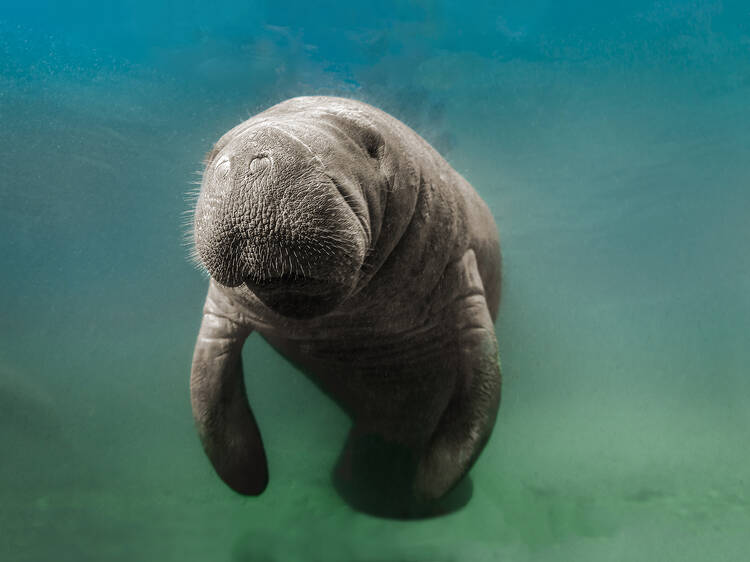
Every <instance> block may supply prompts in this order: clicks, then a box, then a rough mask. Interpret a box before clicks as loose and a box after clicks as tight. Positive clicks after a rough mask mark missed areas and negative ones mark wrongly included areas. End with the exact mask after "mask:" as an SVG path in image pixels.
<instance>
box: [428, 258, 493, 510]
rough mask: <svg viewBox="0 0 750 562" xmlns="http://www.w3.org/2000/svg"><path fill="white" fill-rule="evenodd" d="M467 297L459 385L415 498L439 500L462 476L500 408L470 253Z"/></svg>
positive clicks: (489, 326) (489, 330) (487, 323)
mask: <svg viewBox="0 0 750 562" xmlns="http://www.w3.org/2000/svg"><path fill="white" fill-rule="evenodd" d="M460 264H461V266H462V267H463V275H464V280H463V284H464V285H465V286H469V287H473V288H474V289H473V291H472V292H471V294H469V295H468V296H466V297H464V298H462V299H461V301H460V302H459V303H458V304H459V305H460V309H459V310H458V312H457V314H458V318H457V319H458V326H457V328H458V355H459V383H458V387H457V389H456V393H455V394H454V396H453V398H452V400H451V402H450V403H449V405H448V407H447V409H446V410H445V412H444V414H443V416H442V417H441V419H440V422H439V423H438V426H437V429H436V430H435V432H434V433H433V435H432V438H431V439H430V442H429V444H428V446H427V449H426V450H425V452H424V453H423V454H422V458H421V459H420V461H419V464H418V467H417V475H416V481H415V494H416V496H417V497H418V498H421V499H423V500H431V499H436V498H440V497H442V496H443V495H444V494H446V493H447V492H448V491H449V490H451V488H453V487H454V486H455V485H456V484H457V483H458V482H459V481H460V480H461V478H462V477H463V476H464V475H465V474H466V473H467V472H468V470H469V469H470V468H471V466H472V465H473V464H474V461H476V459H477V457H478V456H479V453H481V452H482V449H483V448H484V446H485V444H486V443H487V441H488V440H489V437H490V434H491V433H492V428H493V426H494V424H495V418H496V417H497V411H498V408H499V406H500V387H501V376H500V358H499V355H498V346H497V339H496V338H495V329H494V326H493V323H492V318H491V317H490V313H489V309H488V307H487V302H486V300H485V297H484V292H483V288H482V280H481V278H480V276H479V272H478V270H477V262H476V257H475V255H474V252H473V251H472V250H469V251H468V252H467V253H466V255H465V256H464V258H463V259H462V260H461V262H460Z"/></svg>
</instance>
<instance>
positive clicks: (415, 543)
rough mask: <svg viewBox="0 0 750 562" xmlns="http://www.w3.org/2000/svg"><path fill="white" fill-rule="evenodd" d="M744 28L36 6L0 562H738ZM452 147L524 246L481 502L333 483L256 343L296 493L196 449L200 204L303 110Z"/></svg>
mask: <svg viewBox="0 0 750 562" xmlns="http://www.w3.org/2000/svg"><path fill="white" fill-rule="evenodd" d="M749 29H750V11H748V9H747V7H746V6H745V5H743V4H742V3H731V2H724V3H716V2H664V1H658V2H633V3H612V4H611V5H609V6H608V7H607V8H606V9H605V8H603V7H602V6H599V5H594V4H588V3H584V2H576V3H570V4H567V5H565V6H557V5H553V4H551V3H548V2H541V1H539V2H532V3H531V4H529V5H528V6H526V7H519V6H512V5H510V4H506V3H499V4H492V5H480V4H473V5H472V4H471V3H455V4H454V3H443V2H419V3H410V4H407V3H374V4H366V5H365V4H361V5H360V4H357V3H351V4H348V5H346V7H342V6H341V5H335V4H333V3H323V4H321V5H315V6H312V7H311V5H306V4H302V3H290V4H288V5H285V6H283V7H274V5H273V4H271V3H258V4H254V3H247V4H240V3H231V2H230V3H228V4H222V5H210V6H206V5H202V4H199V3H185V4H166V3H165V4H156V3H148V4H146V3H142V4H141V3H137V2H136V3H127V4H126V3H113V4H111V5H108V6H102V5H99V6H97V5H84V4H82V3H75V4H73V5H70V6H68V5H66V6H65V7H62V6H56V5H52V4H43V3H36V4H35V3H25V4H24V5H21V6H13V7H10V6H6V7H4V9H3V12H2V13H0V182H1V183H0V266H1V267H0V289H1V291H0V451H2V453H1V454H0V458H1V459H2V460H0V560H3V561H4V560H8V561H46V560H55V561H61V560H71V561H86V560H92V561H93V560H96V561H100V560H122V561H133V560H160V561H166V560H180V561H188V560H196V561H207V560H211V561H213V560H217V561H219V560H231V561H253V562H256V561H259V562H265V561H295V560H300V561H317V560H320V561H369V562H375V561H393V562H402V561H409V562H412V561H413V562H416V561H434V562H442V561H457V562H474V561H495V560H512V561H547V560H549V561H553V560H554V561H556V562H557V561H566V560H569V561H576V562H578V561H583V560H595V561H604V560H612V561H648V560H660V561H672V560H674V561H681V562H684V561H701V562H703V561H708V560H711V561H714V560H716V561H743V560H747V559H748V556H750V555H749V554H748V552H749V551H750V469H749V468H748V467H749V466H750V436H749V428H750V408H748V403H749V402H750V376H748V375H750V372H749V370H748V367H747V364H748V362H749V361H750V342H749V341H748V336H747V334H748V331H749V330H748V328H750V253H748V251H747V248H748V242H750V226H748V224H750V222H748V219H747V214H748V213H747V210H748V208H750V165H748V163H749V162H750V104H748V100H750V31H748V30H749ZM323 93H325V94H336V95H344V96H350V97H355V98H357V99H362V100H364V101H368V102H370V103H373V104H375V105H377V106H379V107H382V108H383V109H385V110H387V111H389V112H391V113H392V114H393V115H395V116H396V117H398V118H400V119H402V120H403V121H405V122H406V123H408V124H410V125H411V126H412V127H414V128H415V129H416V130H417V131H418V132H420V133H421V134H422V135H423V136H425V138H427V139H428V140H429V141H430V142H432V143H433V144H434V145H435V146H436V147H437V148H438V149H439V150H440V151H441V152H442V153H443V154H444V155H445V156H446V158H447V159H448V160H449V161H450V162H451V163H452V164H453V166H454V167H455V168H456V169H457V170H459V171H460V172H461V173H462V174H463V175H464V176H465V177H466V178H467V179H469V181H471V182H472V184H473V185H474V186H475V187H476V189H477V190H478V191H479V192H480V194H481V195H482V196H483V197H484V199H485V200H486V201H487V203H488V205H489V206H490V208H491V209H492V211H493V213H494V215H495V217H496V220H497V223H498V225H499V229H500V233H501V237H502V246H503V253H504V275H505V278H504V293H503V303H502V307H501V311H500V318H499V320H498V323H497V334H498V339H499V342H500V350H501V356H502V361H503V371H504V390H503V403H502V405H501V410H500V414H499V417H498V422H497V426H496V428H495V432H494V434H493V437H492V440H491V442H490V443H489V445H488V447H487V449H486V450H485V452H484V453H483V455H482V456H481V458H480V459H479V461H478V463H477V465H476V466H475V468H474V469H473V470H472V472H471V486H472V487H473V495H472V497H471V499H470V501H469V502H468V503H467V504H466V505H465V506H464V507H463V508H462V509H460V510H458V511H456V512H454V513H452V514H450V515H446V516H444V517H438V518H433V519H426V520H418V521H396V520H388V519H381V518H375V517H371V516H368V515H365V514H362V513H358V512H356V511H354V510H352V509H351V508H350V507H349V506H348V505H347V504H346V503H345V502H344V501H343V500H342V499H341V498H340V497H339V496H338V495H337V494H336V492H335V489H334V487H333V486H332V484H331V478H330V473H331V468H332V467H333V464H334V462H335V461H336V458H337V456H338V454H339V451H340V447H341V445H342V444H343V441H344V438H345V436H346V433H347V430H348V427H347V424H348V422H347V420H346V418H345V416H344V415H343V413H342V412H341V411H340V410H339V409H338V408H337V407H336V406H335V405H334V404H332V403H331V402H330V401H329V400H328V399H327V398H326V397H325V396H323V395H321V394H320V392H319V391H318V390H317V389H316V388H315V387H313V385H312V384H311V383H310V382H309V381H308V380H307V379H306V378H305V377H304V376H302V375H301V374H300V373H298V372H296V371H295V369H294V368H293V367H292V366H291V365H290V364H289V363H287V362H286V361H285V360H284V359H283V358H281V357H279V356H278V355H277V354H276V353H275V352H273V351H272V350H271V349H270V348H269V347H268V346H267V345H266V344H265V343H264V342H263V341H262V340H261V339H260V338H258V337H251V338H250V340H249V341H248V343H247V344H246V347H245V350H244V363H245V367H246V379H247V386H248V393H249V395H250V400H251V403H252V404H253V408H254V410H255V413H256V416H257V418H258V421H259V424H260V426H261V430H262V432H263V435H264V440H265V443H266V448H267V453H268V458H269V468H270V475H271V483H270V485H269V487H268V489H267V490H266V492H265V493H264V494H263V495H262V496H260V497H258V498H242V497H239V496H237V495H235V494H233V493H232V492H231V491H229V489H228V488H226V487H225V486H224V485H223V484H222V483H221V482H220V481H219V480H218V478H217V477H216V476H215V474H214V472H213V470H212V468H211V466H210V465H209V463H208V461H207V460H206V458H205V457H204V455H203V452H202V450H201V448H200V444H199V442H198V439H197V436H196V435H195V431H194V428H193V422H192V417H191V412H190V405H189V391H188V376H189V371H190V360H191V356H192V346H193V343H194V340H195V336H196V334H197V329H198V325H199V321H200V310H201V306H202V302H203V298H204V295H205V289H206V280H205V279H204V278H203V277H202V276H201V274H200V273H199V272H197V271H196V270H194V269H193V268H192V266H191V265H190V264H189V263H188V260H187V250H186V248H185V247H184V246H183V245H182V237H183V232H184V230H183V228H182V226H181V220H182V219H181V213H182V212H183V211H184V210H185V209H186V208H187V203H186V202H185V198H184V195H185V193H186V192H187V191H188V190H189V189H190V187H191V185H190V182H192V181H195V180H196V179H198V176H197V175H196V174H195V171H196V170H199V169H200V162H201V159H202V157H203V155H204V154H205V152H207V151H208V150H209V148H210V147H211V144H212V142H213V141H215V140H216V139H218V137H219V136H220V135H221V134H222V133H223V132H224V131H226V130H227V129H228V128H229V127H231V126H233V125H234V124H236V123H237V122H239V121H241V120H242V119H244V118H246V117H247V116H248V115H249V114H254V113H255V112H257V111H260V110H262V109H263V108H265V107H267V106H269V105H271V104H273V103H275V102H278V101H281V100H283V99H285V98H287V97H290V96H294V95H308V94H323Z"/></svg>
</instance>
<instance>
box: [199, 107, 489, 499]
mask: <svg viewBox="0 0 750 562" xmlns="http://www.w3.org/2000/svg"><path fill="white" fill-rule="evenodd" d="M193 227H194V243H195V253H196V257H197V259H198V260H199V261H200V263H201V264H202V265H203V266H204V267H205V269H206V270H207V271H208V273H209V274H210V276H211V280H210V286H209V290H208V296H207V298H206V302H205V307H204V310H203V312H204V314H203V321H202V324H201V327H200V333H199V336H198V341H197V343H196V347H195V354H194V357H193V367H192V374H191V397H192V406H193V413H194V416H195V420H196V424H197V428H198V431H199V434H200V437H201V440H202V443H203V446H204V449H205V451H206V453H207V455H208V457H209V458H210V460H211V462H212V463H213V465H214V467H215V469H216V471H217V473H218V474H219V476H220V477H221V478H222V479H223V480H224V481H225V482H226V483H227V484H228V485H229V486H230V487H231V488H233V489H234V490H236V491H237V492H240V493H242V494H249V495H257V494H260V493H261V492H262V491H263V490H264V489H265V487H266V485H267V482H268V470H267V464H266V457H265V452H264V448H263V443H262V440H261V435H260V431H259V428H258V424H257V423H256V421H255V419H254V416H253V414H252V411H251V409H250V406H249V403H248V400H247V397H246V393H245V387H244V382H243V371H242V365H241V358H240V352H241V348H242V345H243V343H244V341H245V339H246V338H247V337H248V336H249V335H250V334H251V333H252V332H253V331H256V332H258V333H260V334H261V335H262V336H263V337H264V338H265V339H266V340H267V341H268V342H269V343H270V344H271V345H272V346H273V347H274V348H276V349H277V350H278V351H279V352H281V353H282V354H283V355H284V356H286V357H287V358H288V359H290V360H291V361H292V362H294V363H295V364H296V365H297V366H298V367H299V368H300V369H301V370H303V371H304V372H305V373H306V374H307V375H308V376H310V377H311V378H312V379H313V380H314V381H315V382H316V383H317V384H318V386H319V387H320V388H321V389H322V390H324V391H325V392H326V393H327V394H328V395H329V396H331V397H332V398H333V399H334V400H335V401H336V402H337V403H338V404H339V405H340V406H341V407H342V408H343V409H344V410H345V411H346V412H347V413H348V414H349V416H350V417H351V420H352V424H353V426H352V430H351V433H350V437H349V440H348V444H347V448H346V449H345V451H344V453H343V455H342V458H341V461H340V463H339V464H340V471H341V474H342V475H343V476H342V477H343V478H344V479H346V478H347V477H353V478H356V474H354V475H352V474H349V473H348V471H350V470H351V468H352V466H354V467H355V468H356V466H357V461H356V457H357V451H360V450H362V447H360V446H359V445H358V444H361V443H380V444H381V445H382V447H380V448H377V447H376V448H375V449H372V448H370V453H369V454H370V457H369V458H370V460H372V450H377V451H379V453H376V456H379V457H385V458H378V459H377V461H378V463H379V464H378V466H379V467H380V468H378V469H377V470H378V471H381V469H382V471H383V473H384V474H387V477H385V478H380V479H379V480H378V478H377V477H375V478H370V480H368V482H369V484H366V485H370V484H372V482H376V481H377V485H378V486H380V487H382V488H385V490H384V493H387V492H388V491H389V490H388V489H390V491H391V492H392V491H393V490H396V491H397V493H398V494H400V495H404V496H405V499H407V500H409V499H414V500H415V501H428V500H432V499H436V498H440V497H441V496H443V495H445V494H446V493H447V492H448V491H449V490H451V489H452V488H453V487H454V486H455V485H456V483H457V482H458V481H459V480H460V479H461V478H462V476H463V475H464V474H466V472H467V471H468V470H469V468H470V467H471V465H472V464H473V463H474V461H475V460H476V459H477V457H478V455H479V453H480V452H481V450H482V448H483V447H484V445H485V444H486V442H487V440H488V438H489V436H490V433H491V431H492V427H493V425H494V422H495V418H496V414H497V409H498V405H499V402H500V386H501V383H500V380H501V377H500V365H499V358H498V347H497V341H496V338H495V332H494V326H493V323H494V320H495V318H496V315H497V310H498V305H499V301H500V246H499V241H498V233H497V228H496V226H495V223H494V220H493V218H492V214H491V213H490V211H489V210H488V208H487V206H486V205H485V203H484V202H483V201H482V200H481V199H480V197H479V196H478V195H477V193H476V192H475V191H474V189H473V188H472V187H471V185H470V184H469V183H468V182H467V181H466V180H465V179H464V178H463V177H461V175H459V174H458V173H457V172H456V171H455V170H453V168H451V166H450V165H449V164H448V163H447V162H446V161H445V160H444V159H443V158H442V157H441V156H440V154H438V153H437V152H436V151H435V149H433V148H432V147H431V146H430V145H429V144H428V143H427V142H426V141H425V140H423V139H422V138H421V137H420V136H419V135H417V134H416V133H415V132H414V131H413V130H411V129H410V128H409V127H407V126H406V125H404V124H403V123H401V122H400V121H398V120H397V119H395V118H393V117H391V116H390V115H388V114H387V113H384V112H383V111H380V110H378V109H376V108H374V107H372V106H370V105H367V104H365V103H361V102H358V101H354V100H349V99H343V98H335V97H299V98H293V99H290V100H287V101H285V102H283V103H280V104H278V105H275V106H273V107H271V108H270V109H268V110H266V111H264V112H262V113H260V114H258V115H256V116H254V117H252V118H251V119H249V120H247V121H245V122H244V123H242V124H240V125H238V126H237V127H235V128H233V129H232V130H230V131H229V132H228V133H226V134H225V135H224V136H223V137H222V138H221V139H220V140H219V141H218V143H217V144H216V145H215V146H214V148H213V150H212V151H211V152H210V154H209V155H208V157H207V161H206V168H205V172H204V176H203V182H202V185H201V191H200V195H199V198H198V201H197V204H196V208H195V212H194V224H193ZM365 448H366V447H365ZM384 451H390V452H394V451H395V452H396V453H394V454H393V455H392V457H390V456H389V455H390V453H387V452H384ZM364 458H368V457H367V455H365V457H364ZM369 462H370V461H369V460H367V461H365V464H368V463H369ZM360 464H361V462H360ZM360 468H361V467H360ZM365 471H366V470H365ZM371 476H372V475H371Z"/></svg>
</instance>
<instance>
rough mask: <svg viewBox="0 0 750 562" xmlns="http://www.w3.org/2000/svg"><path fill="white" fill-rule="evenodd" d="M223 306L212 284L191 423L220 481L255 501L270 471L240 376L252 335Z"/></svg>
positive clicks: (193, 383)
mask: <svg viewBox="0 0 750 562" xmlns="http://www.w3.org/2000/svg"><path fill="white" fill-rule="evenodd" d="M223 301H225V298H224V297H223V295H221V294H220V293H219V291H218V290H217V289H216V288H215V287H214V286H213V283H212V285H211V287H210V288H209V291H208V296H207V297H206V305H205V307H204V309H203V321H202V323H201V328H200V333H199V334H198V341H197V342H196V344H195V353H194V354H193V368H192V371H191V375H190V398H191V402H192V406H193V417H194V418H195V423H196V426H197V428H198V433H199V435H200V438H201V441H202V443H203V448H204V450H205V451H206V454H207V455H208V458H209V459H210V460H211V463H212V464H213V466H214V468H215V469H216V472H217V473H218V475H219V476H220V477H221V479H222V480H224V482H226V483H227V484H228V485H229V487H230V488H232V489H233V490H235V491H236V492H239V493H240V494H246V495H253V496H255V495H259V494H260V493H262V492H263V490H265V488H266V485H267V484H268V465H267V462H266V453H265V450H264V448H263V441H262V440H261V436H260V431H259V429H258V425H257V423H256V422H255V418H254V416H253V413H252V411H251V409H250V405H249V403H248V400H247V395H246V392H245V382H244V379H243V374H242V359H241V352H242V345H243V344H244V342H245V339H247V336H248V335H250V332H251V329H250V328H248V327H246V326H244V325H243V324H242V323H241V322H238V321H237V319H236V318H235V319H233V318H232V314H231V313H228V312H227V310H226V309H227V307H226V306H222V304H224V302H223Z"/></svg>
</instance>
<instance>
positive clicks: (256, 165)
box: [250, 156, 271, 174]
mask: <svg viewBox="0 0 750 562" xmlns="http://www.w3.org/2000/svg"><path fill="white" fill-rule="evenodd" d="M270 165H271V161H270V159H269V158H268V157H267V156H258V157H256V158H253V159H252V160H251V161H250V173H252V174H256V173H258V172H260V171H262V170H265V169H266V168H268V166H270Z"/></svg>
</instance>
